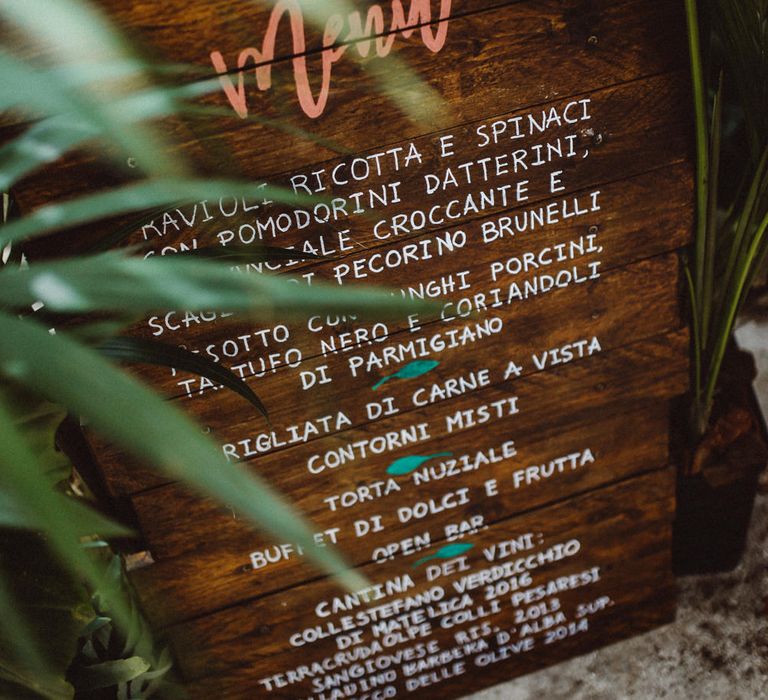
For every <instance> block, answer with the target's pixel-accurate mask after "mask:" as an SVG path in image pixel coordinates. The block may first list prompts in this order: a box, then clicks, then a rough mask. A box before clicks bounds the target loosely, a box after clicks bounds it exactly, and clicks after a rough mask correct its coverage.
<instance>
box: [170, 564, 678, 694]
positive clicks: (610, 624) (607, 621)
mask: <svg viewBox="0 0 768 700" xmlns="http://www.w3.org/2000/svg"><path fill="white" fill-rule="evenodd" d="M669 566H670V557H669V555H668V554H667V553H666V552H664V553H662V554H660V555H656V556H650V557H644V558H643V559H641V560H639V561H638V563H637V566H636V571H637V574H636V573H635V571H633V570H627V571H626V573H627V574H628V575H629V576H631V577H632V580H633V582H635V584H636V585H640V586H643V585H646V586H647V591H649V593H648V595H646V596H645V597H644V598H632V597H630V596H628V595H627V593H629V592H630V591H628V589H627V588H626V587H621V586H619V587H618V590H619V591H620V592H619V593H618V595H616V596H614V597H611V596H608V597H611V599H612V600H613V601H614V605H613V606H611V608H610V612H608V613H605V614H602V615H597V616H595V617H593V618H591V619H590V620H589V632H588V633H587V634H581V635H577V636H574V637H570V638H567V639H565V640H564V641H558V642H556V643H554V644H551V645H548V646H544V647H536V646H534V647H533V649H532V650H531V651H527V652H524V653H520V652H516V651H514V650H513V651H511V652H510V650H509V649H507V650H505V651H501V652H500V651H498V650H496V653H495V654H493V651H490V652H489V651H485V652H477V651H476V650H477V647H475V649H474V651H475V654H476V656H475V657H472V656H471V655H470V656H469V660H468V663H467V664H466V666H465V669H466V670H465V673H464V674H462V675H460V676H458V677H453V678H449V679H446V680H444V681H441V682H438V683H437V684H435V685H432V686H427V687H425V688H423V689H421V690H417V691H413V692H408V697H418V698H423V699H424V700H433V699H435V698H437V699H442V698H446V697H464V696H465V695H468V694H470V693H475V692H478V691H480V690H483V689H484V688H489V687H491V686H493V685H496V684H498V683H503V682H506V681H509V680H511V679H513V678H516V677H519V676H523V675H527V674H528V673H533V672H534V671H537V670H539V669H542V668H546V667H548V666H552V665H554V664H558V663H560V662H562V661H565V660H567V659H570V658H573V657H575V656H581V655H582V654H586V653H589V652H591V651H594V650H596V649H599V648H600V647H603V646H606V644H615V643H616V642H619V641H621V640H623V639H626V638H628V637H634V636H636V635H639V634H643V633H645V632H648V631H650V630H652V629H654V628H657V627H659V626H661V625H665V624H669V623H671V622H672V621H673V620H674V618H675V605H676V597H677V591H676V587H675V585H674V582H672V581H668V580H666V581H661V580H658V579H657V580H653V579H652V578H651V577H650V576H648V572H658V571H663V570H664V569H665V568H668V567H669ZM633 568H634V567H633ZM646 581H649V582H650V583H649V584H646ZM622 593H623V594H624V595H622ZM620 597H623V598H625V602H624V603H623V604H617V603H616V599H617V598H620ZM627 598H628V600H626V599H627ZM447 646H450V644H449V645H447ZM414 647H415V648H416V649H418V650H419V651H421V649H420V648H419V647H418V646H417V645H414ZM457 647H459V648H462V651H463V649H464V648H463V645H456V646H454V647H453V648H454V649H455V648H457ZM406 648H411V647H406ZM468 648H469V649H472V647H471V646H470V647H468ZM491 650H493V646H491ZM451 651H452V650H451ZM418 653H419V652H418V651H417V652H416V654H418ZM424 653H425V654H426V652H424ZM453 654H457V655H459V656H460V658H464V657H463V655H462V652H461V651H460V652H453ZM475 659H477V660H475ZM412 663H413V662H412ZM337 673H343V670H342V671H338V672H337ZM374 675H376V674H374ZM437 677H438V678H439V675H438V676H437ZM353 682H354V681H353ZM401 682H402V681H401ZM185 687H186V688H187V692H188V693H189V697H190V698H194V699H195V700H197V699H198V698H199V699H200V700H205V699H206V698H210V697H216V698H221V699H222V700H240V698H242V697H243V695H244V693H247V694H248V695H247V696H246V697H248V698H267V697H283V698H295V697H296V696H295V695H293V694H292V693H293V692H295V691H294V690H291V689H290V686H289V688H288V689H287V691H286V689H283V690H277V691H276V692H275V691H266V690H265V688H264V685H262V684H258V681H255V680H254V677H253V674H252V673H251V672H250V671H249V670H247V669H245V670H236V671H232V672H228V673H226V674H221V675H217V676H211V677H207V678H200V679H197V680H195V681H190V682H189V683H187V684H186V685H185ZM383 687H387V686H386V684H384V683H382V684H381V685H380V686H378V687H377V690H379V689H381V688H383ZM617 690H620V689H618V688H617ZM329 696H330V695H329ZM305 697H306V698H307V700H309V699H310V698H312V699H313V700H318V699H319V700H323V699H322V696H321V695H311V696H310V695H307V696H305Z"/></svg>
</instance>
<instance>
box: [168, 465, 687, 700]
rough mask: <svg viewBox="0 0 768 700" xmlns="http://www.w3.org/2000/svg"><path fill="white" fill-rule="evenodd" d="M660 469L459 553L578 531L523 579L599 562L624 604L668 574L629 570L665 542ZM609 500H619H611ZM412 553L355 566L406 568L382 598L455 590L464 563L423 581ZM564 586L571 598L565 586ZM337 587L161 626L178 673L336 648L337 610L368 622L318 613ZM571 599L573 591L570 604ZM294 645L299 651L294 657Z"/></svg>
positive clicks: (193, 674)
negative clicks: (317, 633)
mask: <svg viewBox="0 0 768 700" xmlns="http://www.w3.org/2000/svg"><path fill="white" fill-rule="evenodd" d="M660 474H662V473H652V474H649V475H647V476H643V477H639V478H636V479H632V480H629V481H626V482H622V483H621V484H617V485H616V486H612V487H609V488H605V489H600V490H598V491H595V492H593V493H590V494H587V495H585V496H581V497H578V498H574V499H572V500H570V501H569V502H567V503H564V504H562V505H558V506H553V507H549V508H543V509H539V510H536V511H534V512H532V513H529V514H527V515H524V516H520V517H518V518H511V519H509V520H506V521H503V522H500V523H498V524H496V525H494V526H493V527H491V528H489V529H488V530H485V531H483V532H482V533H480V534H478V535H475V536H473V537H472V538H471V540H469V543H471V544H473V547H472V548H471V549H470V550H468V552H466V553H465V554H464V555H462V556H464V557H466V559H465V563H466V565H468V566H469V567H470V569H471V570H474V571H475V572H477V571H480V570H482V569H483V568H485V567H490V566H492V565H494V560H493V557H494V555H491V557H492V559H491V560H489V559H488V557H487V556H486V552H487V551H489V550H488V548H489V546H490V545H492V544H494V543H499V542H502V541H506V540H510V539H517V538H520V537H521V536H524V535H525V533H531V535H532V537H531V540H530V542H529V544H531V545H532V546H531V547H527V548H524V551H522V552H520V551H518V552H517V553H515V554H511V555H510V557H511V559H513V560H517V559H519V558H520V557H521V556H522V557H525V556H527V555H530V554H532V553H535V552H536V551H538V550H547V549H548V548H549V547H552V546H553V545H555V544H557V543H566V542H571V541H573V540H577V541H578V549H577V551H576V552H574V553H573V555H572V557H567V556H566V557H562V558H561V559H560V561H541V560H539V561H537V562H535V563H534V565H533V566H531V568H530V569H528V570H529V571H530V573H531V574H532V578H533V580H532V581H531V582H530V583H528V584H527V585H526V586H524V588H527V587H531V586H536V585H541V584H543V583H545V582H546V581H549V580H551V579H553V578H557V577H558V576H563V575H569V574H571V573H575V572H579V571H584V570H587V569H591V568H592V567H595V566H597V567H600V568H601V570H602V571H603V573H602V574H601V576H606V577H613V581H614V583H613V585H611V584H608V585H609V590H610V592H609V593H608V594H609V595H611V597H613V596H619V600H620V601H621V602H624V603H626V602H631V601H632V600H638V599H640V600H642V599H643V598H647V597H650V596H651V594H652V593H653V592H654V588H656V587H668V586H669V582H670V581H671V575H670V574H669V572H668V570H667V569H666V568H665V567H662V568H654V569H652V570H650V571H648V570H646V576H647V578H646V577H645V576H642V573H641V574H640V579H639V581H635V580H633V576H632V575H631V573H634V572H633V567H632V563H633V562H635V561H636V560H640V559H642V558H643V557H648V556H654V555H660V556H661V555H663V554H664V553H666V552H667V551H668V547H669V523H670V519H671V515H672V510H673V502H672V498H671V494H672V491H671V481H670V478H671V474H670V473H669V472H667V473H666V476H665V477H662V476H660ZM617 503H621V504H623V505H624V506H625V507H622V508H617V507H616V504H617ZM484 550H485V551H484ZM497 551H498V550H497ZM417 560H418V555H416V556H414V557H412V558H409V559H407V560H405V561H398V562H394V563H385V564H381V565H373V564H372V565H369V566H368V567H364V568H363V569H362V571H364V573H365V574H366V575H367V576H368V577H369V578H370V580H371V581H372V582H374V583H379V584H381V583H383V582H384V581H387V580H393V579H396V578H397V577H398V576H403V575H406V574H407V575H408V576H409V577H411V578H412V580H413V583H414V586H413V587H409V588H408V590H407V591H406V592H405V593H404V594H401V595H397V594H395V595H390V596H389V597H388V600H387V597H385V596H383V595H382V596H381V598H380V600H381V603H382V604H383V603H386V602H391V601H392V600H394V599H396V598H398V597H399V598H402V597H404V595H411V596H412V595H413V594H414V593H417V592H420V591H424V590H426V589H428V588H430V587H431V586H432V585H439V586H441V587H443V586H445V587H446V588H448V589H449V590H452V592H453V595H456V594H457V591H456V589H452V588H451V587H450V586H449V585H448V584H450V583H452V582H453V581H455V580H460V579H461V577H462V576H464V575H467V574H468V571H469V570H465V571H464V572H461V571H458V568H459V567H457V569H456V570H454V571H453V572H450V571H449V572H447V573H446V575H445V576H440V577H439V578H437V579H435V580H434V581H431V582H430V581H427V580H426V569H425V567H424V565H423V564H422V565H417V566H414V565H413V563H414V562H415V561H417ZM503 561H504V559H501V558H499V557H498V556H496V557H495V564H497V565H498V564H502V563H503ZM524 568H525V564H520V565H518V569H517V570H518V573H520V571H522V569H524ZM644 568H645V567H644ZM507 573H508V574H513V573H514V572H510V571H508V572H507ZM627 574H630V575H627ZM473 580H474V581H475V583H477V584H479V586H478V588H477V589H475V590H474V591H473V593H475V594H477V593H479V591H484V589H483V584H482V582H481V581H478V580H477V578H475V579H473ZM598 590H599V589H598ZM591 592H592V591H591V590H590V593H591ZM564 593H565V592H564ZM574 593H578V594H581V593H583V591H578V590H577V591H574ZM565 595H566V597H569V596H568V593H565ZM337 596H341V597H342V598H343V593H341V592H340V591H339V590H338V589H337V588H336V587H335V586H334V585H333V584H332V583H331V582H330V581H317V582H312V583H308V584H305V585H302V586H297V587H293V588H291V589H290V590H288V591H284V592H279V593H276V594H274V595H272V596H268V597H265V598H260V599H258V600H254V601H253V602H251V603H247V604H245V605H242V606H238V607H236V608H231V609H228V610H225V611H222V612H220V613H218V614H216V615H208V616H205V617H202V618H199V619H196V620H191V621H189V622H187V623H184V624H182V625H178V626H175V627H173V628H170V629H169V630H167V632H168V634H169V637H170V639H171V641H172V644H173V647H174V650H175V652H176V654H177V657H178V658H179V659H181V660H182V661H181V664H182V672H183V673H184V675H185V677H186V678H188V679H194V678H198V677H201V676H208V675H214V674H221V673H226V672H228V671H231V670H235V669H238V668H239V669H242V670H245V669H248V674H249V676H250V677H251V678H252V679H253V680H252V681H251V682H252V683H253V686H252V687H256V686H255V682H256V683H257V682H258V679H260V678H262V677H263V676H268V675H272V674H274V673H279V672H281V671H280V670H281V669H288V668H294V667H295V666H296V665H298V664H300V663H308V662H310V661H311V660H312V659H316V658H317V659H321V658H323V657H324V656H328V655H333V653H334V652H335V651H337V645H336V643H335V642H334V639H333V637H334V636H336V634H338V632H341V631H342V628H341V627H337V629H336V630H335V633H330V632H333V631H334V630H331V629H329V628H328V627H327V625H328V623H329V622H333V623H336V624H337V626H338V625H341V626H342V627H343V625H344V623H343V622H342V621H341V618H342V617H344V616H345V615H349V616H351V617H352V618H353V621H354V624H353V628H354V627H358V626H359V627H364V628H367V627H368V625H369V624H370V623H369V622H368V620H366V619H362V618H357V619H354V615H355V613H357V612H359V611H361V610H364V609H365V607H366V606H365V605H363V606H357V605H351V606H348V608H347V609H346V610H343V611H342V610H339V609H337V610H336V612H335V613H332V614H329V615H325V612H327V611H329V610H330V609H331V608H327V605H328V604H329V603H330V605H331V606H332V605H333V603H332V601H333V598H335V597H337ZM372 597H373V594H372ZM446 597H449V596H447V595H446ZM473 597H474V596H473ZM574 597H576V596H574ZM578 597H581V596H580V595H579V596H578ZM479 598H480V600H478V601H477V602H474V601H473V602H474V604H475V605H477V604H479V603H480V601H481V600H482V596H479ZM505 598H506V596H505ZM591 599H592V598H589V599H588V600H591ZM323 601H327V603H326V605H322V606H321V607H320V608H319V613H320V614H319V615H318V614H317V613H315V612H309V611H315V610H316V609H318V608H317V606H318V605H320V604H321V603H323ZM572 601H573V598H571V599H570V600H569V604H570V603H571V602H572ZM371 602H373V603H375V602H377V601H375V600H372V601H371ZM511 607H512V606H510V605H508V604H506V600H505V601H503V604H502V609H500V610H499V613H498V615H499V617H498V618H495V617H491V620H490V621H491V622H492V623H493V624H495V625H497V626H499V627H502V626H503V625H505V624H506V625H509V624H510V623H511V622H512V620H511V619H510V615H511ZM486 609H487V607H486ZM609 609H610V608H609ZM390 612H391V611H390ZM435 617H438V618H439V617H440V616H439V615H438V616H435ZM497 620H498V621H497ZM499 623H501V624H499ZM323 626H325V633H326V636H324V637H322V638H319V639H318V640H317V641H315V642H312V643H309V642H308V641H307V643H306V644H304V645H302V647H297V646H295V643H294V645H292V644H291V642H290V641H289V640H290V639H291V637H292V636H293V635H294V634H295V633H301V631H302V630H304V629H307V628H314V627H321V628H322V627H323ZM435 627H436V628H437V625H435ZM453 631H456V630H453ZM519 631H520V630H518V632H519ZM313 634H314V633H309V636H306V637H304V639H305V640H309V639H310V638H311V636H312V635H313ZM451 634H452V632H448V633H444V632H438V633H437V635H436V636H438V638H442V639H446V638H447V639H451ZM371 638H372V637H371V632H370V630H368V631H367V632H366V633H365V637H364V640H367V641H369V642H370V640H371ZM603 641H606V640H605V639H604V640H603ZM235 650H236V651H235ZM297 651H298V653H299V655H300V656H301V657H302V658H297ZM296 691H297V688H296V687H294V688H292V689H291V692H293V693H294V694H293V695H292V696H291V697H296V696H297V692H296ZM305 692H306V691H305ZM283 697H288V696H287V695H284V696H283Z"/></svg>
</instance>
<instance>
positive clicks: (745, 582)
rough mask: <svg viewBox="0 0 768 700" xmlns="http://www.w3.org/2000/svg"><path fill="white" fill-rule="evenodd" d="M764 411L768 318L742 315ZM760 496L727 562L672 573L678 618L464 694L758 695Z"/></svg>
mask: <svg viewBox="0 0 768 700" xmlns="http://www.w3.org/2000/svg"><path fill="white" fill-rule="evenodd" d="M737 337H738V340H739V344H740V345H741V346H742V347H744V348H746V349H749V350H751V351H752V352H753V353H754V354H755V358H756V361H757V365H758V370H759V375H758V378H757V381H756V387H757V390H758V398H759V400H760V402H761V405H762V407H763V411H764V412H766V414H768V322H762V323H758V322H755V321H749V322H747V323H745V324H744V325H743V326H742V327H741V328H740V329H739V332H738V334H737ZM767 569H768V496H765V495H763V496H758V499H757V501H756V503H755V511H754V513H753V516H752V525H751V529H750V539H749V546H748V549H747V553H746V555H745V557H744V560H743V561H742V563H741V565H740V566H739V567H738V568H737V569H736V570H735V571H733V572H731V573H728V574H720V575H716V576H691V577H685V578H680V579H679V590H680V596H679V610H678V615H677V621H676V622H675V623H674V624H671V625H667V626H666V627H662V628H661V629H658V630H655V631H653V632H650V633H648V634H645V635H642V636H640V637H635V638H634V639H630V640H627V641H625V642H620V643H618V644H614V645H612V646H610V647H607V648H605V649H601V650H600V651H597V652H593V653H591V654H587V655H585V656H581V657H579V658H576V659H572V660H570V661H567V662H565V663H562V664H559V665H557V666H553V667H551V668H548V669H545V670H543V671H539V672H538V673H534V674H531V675H530V676H526V677H524V678H519V679H517V680H514V681H511V682H509V683H505V684H502V685H499V686H496V687H494V688H491V689H489V690H485V691H483V692H480V693H475V694H474V695H471V696H469V698H471V700H534V699H536V700H560V699H565V698H568V700H624V699H630V698H632V699H638V700H640V699H642V700H653V699H655V698H667V699H669V700H689V699H690V700H742V699H743V700H760V699H761V698H768V570H767Z"/></svg>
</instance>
